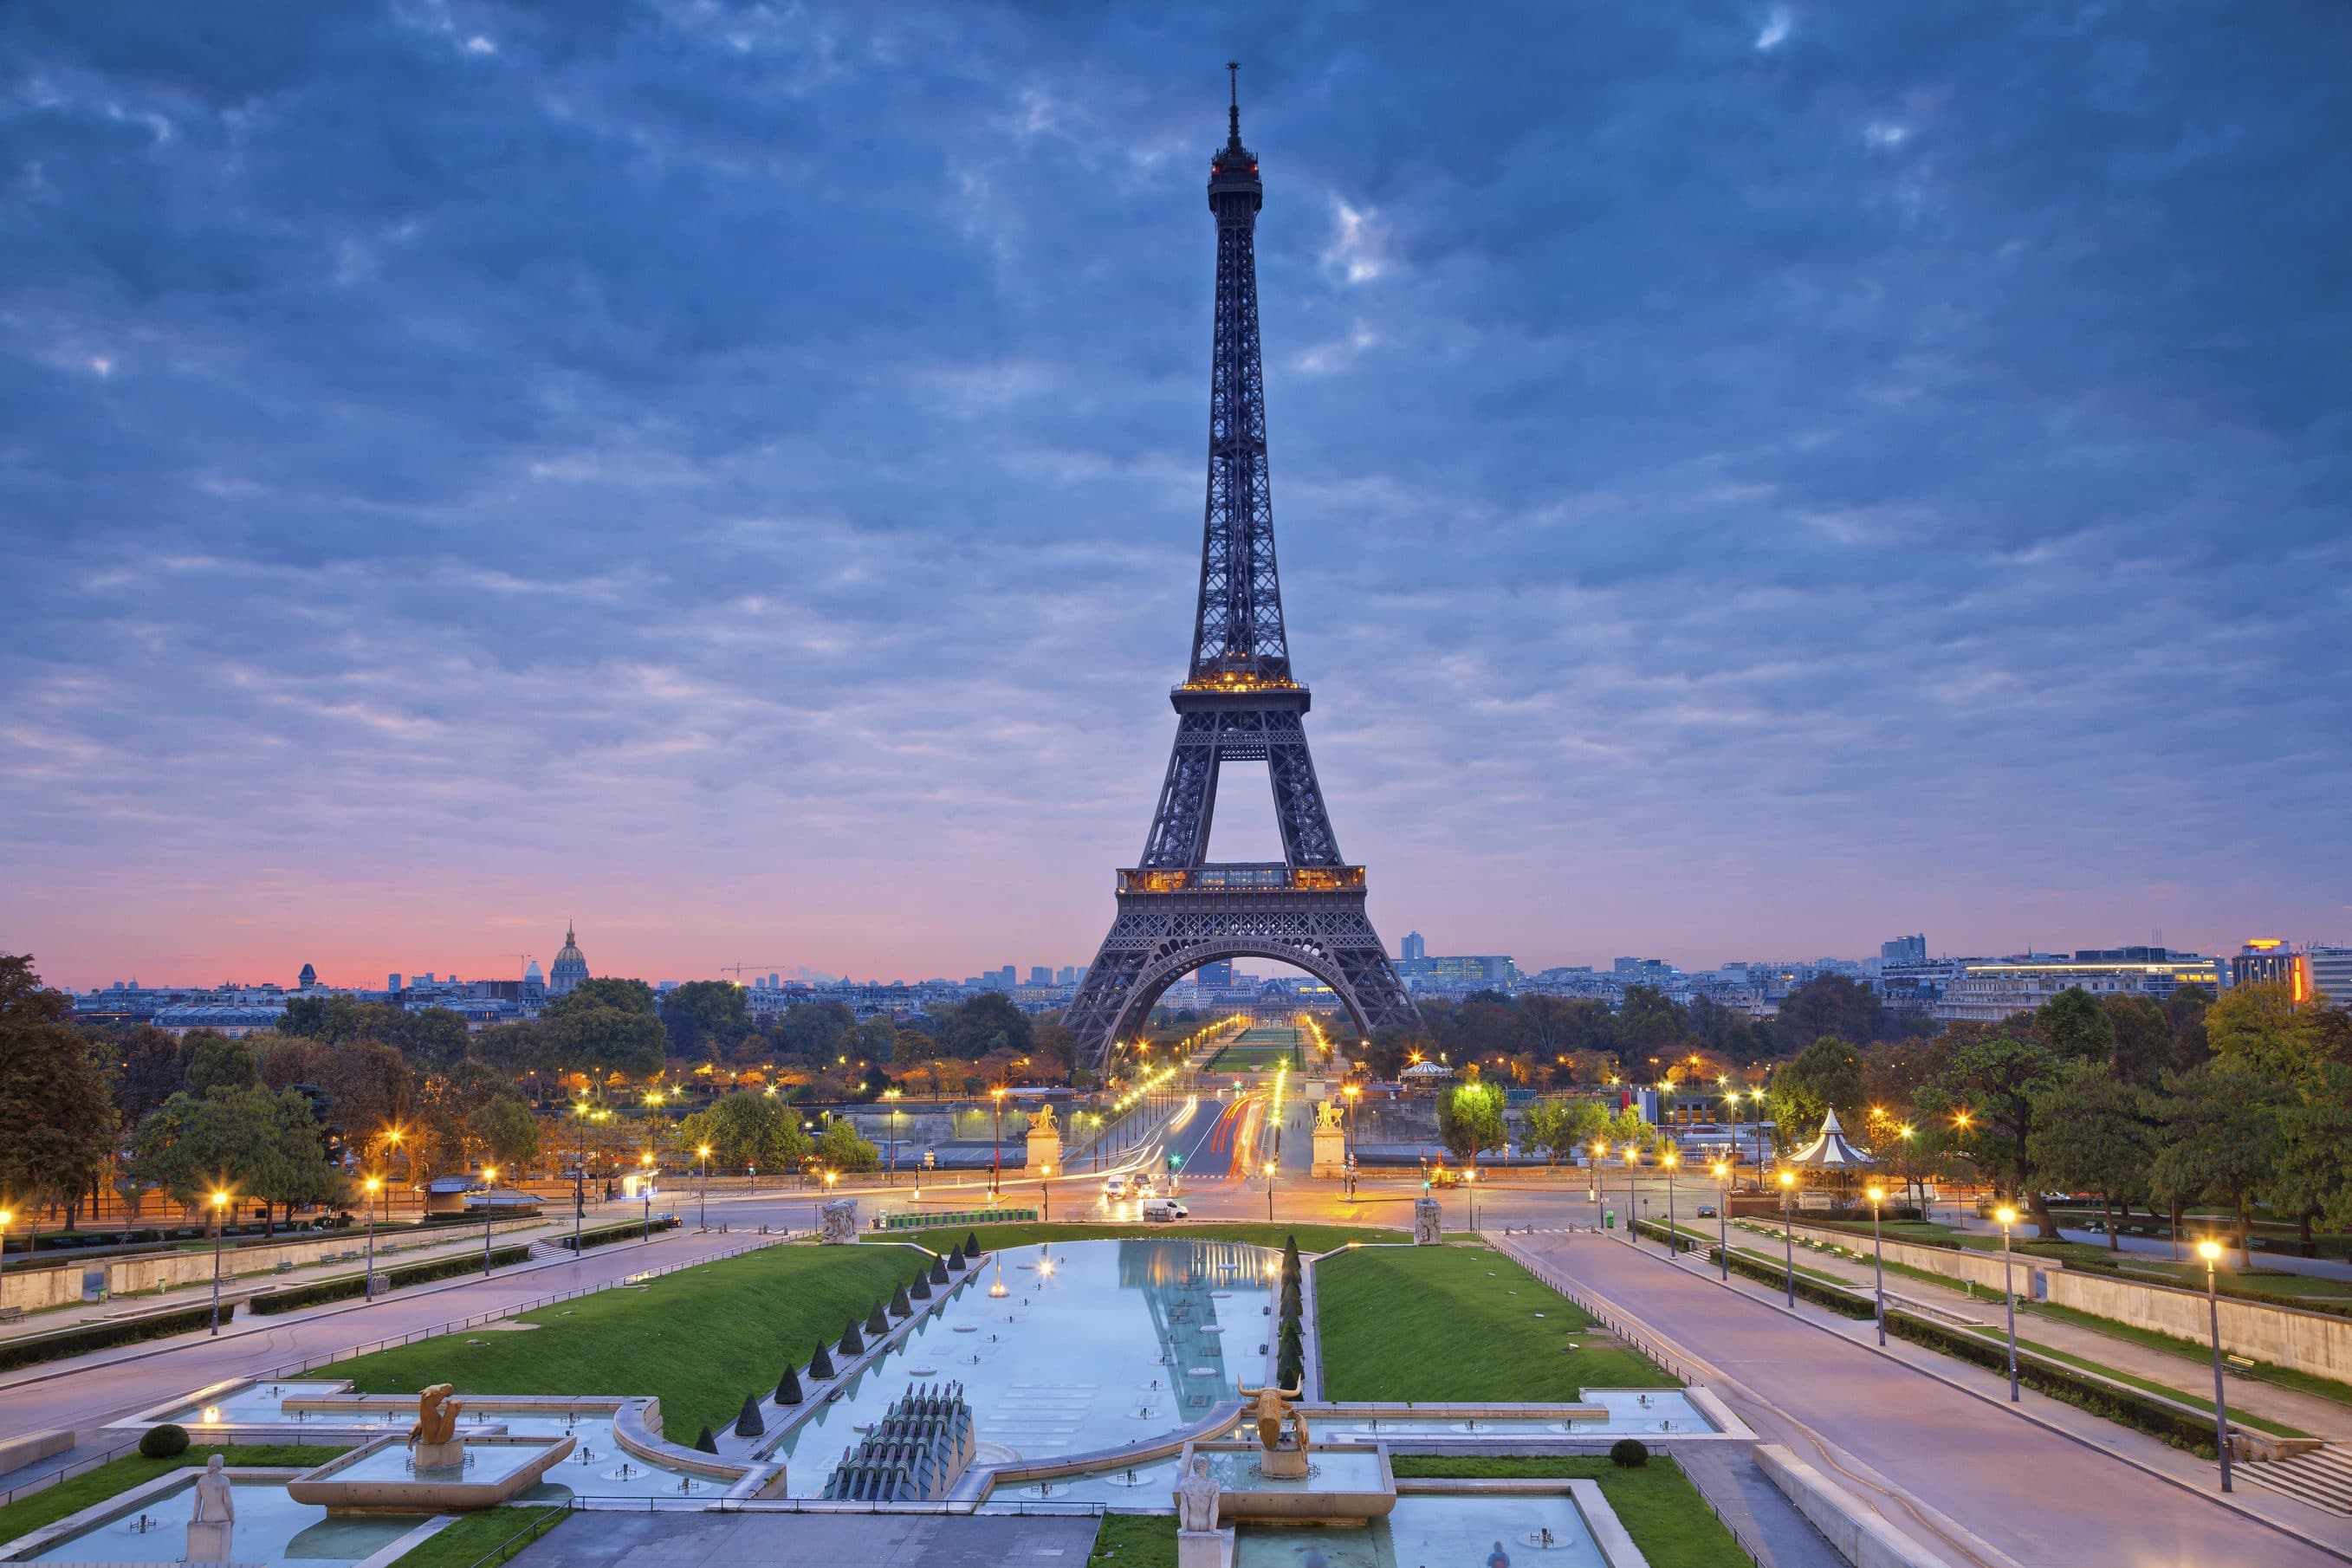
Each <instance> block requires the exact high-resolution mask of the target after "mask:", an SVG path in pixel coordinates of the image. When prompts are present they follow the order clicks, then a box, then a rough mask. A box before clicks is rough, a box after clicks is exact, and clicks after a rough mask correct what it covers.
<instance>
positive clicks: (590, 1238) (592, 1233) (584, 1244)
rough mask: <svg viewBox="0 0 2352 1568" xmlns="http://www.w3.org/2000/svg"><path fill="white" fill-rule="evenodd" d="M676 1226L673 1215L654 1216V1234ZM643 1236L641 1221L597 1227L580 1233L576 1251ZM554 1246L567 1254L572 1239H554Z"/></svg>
mask: <svg viewBox="0 0 2352 1568" xmlns="http://www.w3.org/2000/svg"><path fill="white" fill-rule="evenodd" d="M677 1225H678V1218H677V1215H674V1214H666V1215H655V1216H654V1229H655V1230H656V1232H659V1231H665V1230H675V1229H677ZM645 1234H646V1227H645V1223H644V1222H643V1221H637V1222H635V1223H633V1224H629V1225H604V1226H597V1227H596V1228H595V1229H594V1230H583V1231H582V1232H581V1233H580V1246H579V1247H578V1250H579V1251H582V1252H585V1251H587V1250H588V1249H589V1248H590V1247H609V1246H611V1245H612V1244H613V1243H614V1242H616V1241H635V1239H636V1238H637V1237H641V1236H643V1235H645ZM555 1245H556V1246H558V1247H562V1248H563V1249H564V1250H566V1251H567V1252H568V1251H571V1250H573V1248H572V1237H568V1236H559V1237H556V1238H555Z"/></svg>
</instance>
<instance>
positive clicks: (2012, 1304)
mask: <svg viewBox="0 0 2352 1568" xmlns="http://www.w3.org/2000/svg"><path fill="white" fill-rule="evenodd" d="M1992 1217H1993V1218H1995V1219H1997V1220H1999V1221H2000V1302H2001V1308H2002V1310H2003V1311H2004V1312H2005V1313H2006V1315H2007V1316H2008V1319H2009V1402H2010V1403H2011V1405H2014V1404H2016V1403H2017V1276H2016V1275H2015V1274H2014V1273H2012V1272H2011V1265H2010V1261H2009V1227H2010V1226H2013V1225H2015V1224H2016V1223H2017V1210H2015V1209H2014V1208H2012V1207H2011V1206H2010V1205H2007V1204H2003V1205H2000V1207H1999V1208H1997V1209H1995V1210H1993V1211H1992Z"/></svg>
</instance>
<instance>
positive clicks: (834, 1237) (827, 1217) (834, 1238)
mask: <svg viewBox="0 0 2352 1568" xmlns="http://www.w3.org/2000/svg"><path fill="white" fill-rule="evenodd" d="M817 1221H818V1224H819V1225H820V1226H823V1231H822V1234H821V1235H820V1236H819V1237H818V1238H817V1239H818V1240H820V1241H822V1242H824V1243H825V1244H826V1245H827V1246H829V1247H846V1246H849V1245H851V1244H852V1243H854V1242H856V1239H857V1200H856V1198H828V1199H827V1200H825V1204H824V1207H823V1208H820V1209H819V1210H818V1211H817Z"/></svg>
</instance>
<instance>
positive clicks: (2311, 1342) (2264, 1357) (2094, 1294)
mask: <svg viewBox="0 0 2352 1568" xmlns="http://www.w3.org/2000/svg"><path fill="white" fill-rule="evenodd" d="M1775 1223H1776V1225H1777V1222H1775ZM1796 1230H1797V1237H1798V1239H1799V1240H1803V1239H1804V1238H1805V1237H1813V1238H1815V1239H1817V1240H1822V1241H1835V1242H1836V1243H1838V1244H1839V1245H1840V1246H1843V1247H1849V1248H1851V1249H1853V1250H1855V1251H1859V1252H1862V1253H1864V1254H1865V1255H1867V1254H1868V1252H1869V1251H1870V1237H1869V1236H1868V1235H1867V1234H1861V1235H1857V1234H1856V1233H1853V1232H1851V1231H1832V1230H1823V1229H1820V1228H1818V1227H1816V1226H1808V1225H1805V1224H1804V1223H1802V1222H1799V1224H1798V1225H1797V1227H1796ZM1775 1239H1776V1240H1777V1239H1778V1235H1777V1231H1776V1234H1775ZM1886 1258H1887V1261H1889V1262H1891V1263H1903V1264H1907V1265H1909V1266H1910V1267H1911V1268H1917V1269H1920V1270H1922V1271H1923V1272H1926V1273H1929V1274H1940V1275H1942V1276H1943V1277H1944V1278H1945V1279H1968V1280H1973V1281H1974V1282H1975V1283H1976V1284H1978V1285H1979V1286H1980V1287H1982V1288H1984V1289H1988V1290H1992V1291H1995V1292H1998V1291H1999V1290H2000V1282H2001V1258H2000V1253H1998V1252H1980V1251H1975V1250H1970V1249H1961V1248H1954V1247H1920V1246H1917V1245H1916V1244H1913V1243H1909V1242H1899V1241H1891V1240H1890V1241H1888V1242H1887V1243H1886ZM2011 1264H2012V1265H2013V1267H2014V1268H2016V1270H2017V1289H2018V1294H2019V1295H2020V1296H2021V1297H2022V1298H2024V1299H2026V1300H2036V1299H2039V1300H2047V1301H2049V1302H2050V1303H2051V1304H2053V1306H2059V1307H2071V1308H2073V1309H2074V1310H2076V1311H2078V1312H2089V1313H2091V1314H2092V1315H2093V1316H2095V1317H2101V1318H2106V1319H2108V1320H2110V1321H2115V1322H2118V1323H2123V1324H2126V1325H2127V1326H2128V1327H2131V1328H2135V1329H2148V1330H2153V1331H2156V1332H2158V1333H2164V1334H2170V1335H2172V1336H2174V1337H2175V1338H2177V1339H2184V1340H2194V1341H2200V1342H2201V1341H2205V1340H2207V1339H2209V1338H2210V1336H2211V1334H2212V1331H2213V1330H2212V1321H2211V1319H2210V1317H2209V1316H2208V1309H2207V1306H2206V1302H2205V1294H2204V1292H2203V1291H2201V1290H2189V1289H2179V1288H2178V1287H2174V1286H2169V1285H2157V1284H2152V1283H2147V1282H2143V1281H2141V1280H2137V1279H2116V1278H2115V1277H2114V1276H2112V1275H2107V1274H2099V1273H2095V1272H2092V1271H2090V1270H2087V1269H2079V1268H2067V1267H2066V1266H2065V1265H2064V1264H2063V1263H2060V1262H2058V1261H2056V1260H2055V1259H2053V1258H2036V1257H2033V1256H2032V1255H2031V1254H2028V1253H2016V1254H2012V1255H2011ZM2037 1277H2038V1279H2037ZM2037 1284H2038V1286H2039V1289H2036V1286H2037ZM2221 1348H2222V1349H2223V1350H2225V1351H2227V1352H2230V1353H2231V1354H2232V1355H2242V1356H2246V1357H2250V1358H2251V1359H2252V1360H2255V1361H2265V1362H2269V1363H2271V1364H2272V1365H2273V1366H2283V1367H2288V1368H2291V1369H2293V1370H2294V1371H2296V1372H2307V1373H2315V1374H2316V1375H2318V1376H2321V1377H2332V1378H2336V1379H2337V1380H2339V1381H2342V1382H2347V1383H2352V1318H2345V1317H2338V1316H2336V1314H2335V1313H2332V1312H2305V1311H2301V1310H2297V1309H2295V1308H2293V1307H2276V1306H2273V1305H2271V1304H2270V1303H2269V1302H2266V1301H2246V1300H2236V1299H2234V1298H2231V1297H2229V1296H2224V1297H2222V1298H2221Z"/></svg>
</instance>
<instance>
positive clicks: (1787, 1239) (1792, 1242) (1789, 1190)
mask: <svg viewBox="0 0 2352 1568" xmlns="http://www.w3.org/2000/svg"><path fill="white" fill-rule="evenodd" d="M1796 1191H1797V1173H1796V1172H1794V1171H1790V1170H1785V1169H1784V1170H1783V1171H1781V1173H1780V1251H1781V1253H1782V1257H1781V1259H1780V1268H1781V1276H1782V1279H1784V1280H1785V1282H1786V1284H1787V1286H1788V1292H1789V1305H1790V1307H1792V1308H1793V1307H1794V1306H1796V1304H1797V1227H1796V1226H1795V1225H1793V1224H1792V1223H1790V1218H1789V1201H1790V1198H1792V1197H1794V1196H1795V1195H1796Z"/></svg>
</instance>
